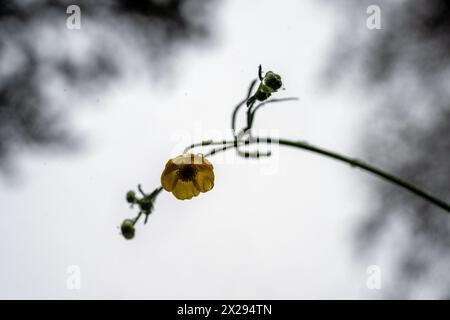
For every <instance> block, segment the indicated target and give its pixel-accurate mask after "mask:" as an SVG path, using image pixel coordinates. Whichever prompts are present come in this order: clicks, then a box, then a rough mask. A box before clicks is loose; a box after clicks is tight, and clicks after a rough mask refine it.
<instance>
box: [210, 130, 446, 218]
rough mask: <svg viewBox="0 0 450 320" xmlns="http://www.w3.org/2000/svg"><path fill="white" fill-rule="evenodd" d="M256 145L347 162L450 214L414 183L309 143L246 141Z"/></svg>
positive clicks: (263, 140)
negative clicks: (282, 148) (300, 151)
mask: <svg viewBox="0 0 450 320" xmlns="http://www.w3.org/2000/svg"><path fill="white" fill-rule="evenodd" d="M228 143H229V144H227V145H225V146H224V147H222V148H217V149H213V150H212V151H210V152H208V153H207V154H205V156H211V155H214V154H217V153H219V152H223V151H226V150H229V149H234V148H236V147H237V144H233V141H228ZM255 143H257V144H259V143H268V144H273V143H278V144H279V145H283V146H288V147H294V148H298V149H303V150H307V151H310V152H314V153H317V154H320V155H322V156H325V157H328V158H331V159H334V160H338V161H341V162H345V163H347V164H349V165H351V166H352V167H356V168H360V169H363V170H365V171H367V172H370V173H372V174H374V175H376V176H378V177H380V178H383V179H385V180H386V181H388V182H391V183H393V184H396V185H397V186H399V187H402V188H404V189H406V190H409V191H410V192H412V193H414V194H415V195H417V196H419V197H421V198H423V199H425V200H427V201H429V202H430V203H432V204H434V205H436V206H438V207H440V208H441V209H444V210H445V211H447V212H449V213H450V205H449V204H448V203H447V202H445V201H444V200H442V199H439V198H438V197H436V196H433V195H432V194H430V193H428V192H426V191H425V190H423V189H421V188H419V187H417V186H415V185H414V184H412V183H409V182H406V181H404V180H402V179H400V178H398V177H396V176H394V175H393V174H391V173H389V172H386V171H384V170H381V169H379V168H377V167H374V166H372V165H369V164H367V163H365V162H362V161H360V160H358V159H353V158H350V157H348V156H345V155H342V154H339V153H336V152H334V151H330V150H326V149H323V148H320V147H316V146H313V145H311V144H309V143H306V142H302V141H292V140H286V139H273V138H270V137H253V138H251V139H250V140H247V141H246V144H255Z"/></svg>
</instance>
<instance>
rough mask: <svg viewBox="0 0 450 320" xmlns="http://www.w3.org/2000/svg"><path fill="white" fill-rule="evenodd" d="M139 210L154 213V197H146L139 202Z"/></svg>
mask: <svg viewBox="0 0 450 320" xmlns="http://www.w3.org/2000/svg"><path fill="white" fill-rule="evenodd" d="M138 204H139V208H141V210H142V211H145V212H148V213H150V212H152V211H153V197H149V196H147V197H144V198H142V199H141V200H139V201H138Z"/></svg>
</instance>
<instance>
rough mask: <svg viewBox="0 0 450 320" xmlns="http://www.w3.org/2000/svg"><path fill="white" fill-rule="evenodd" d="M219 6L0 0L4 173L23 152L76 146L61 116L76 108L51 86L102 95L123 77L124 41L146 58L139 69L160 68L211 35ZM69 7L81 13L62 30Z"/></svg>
mask: <svg viewBox="0 0 450 320" xmlns="http://www.w3.org/2000/svg"><path fill="white" fill-rule="evenodd" d="M216 2H217V1H216V0H214V1H202V0H153V1H150V0H99V1H88V0H79V1H64V0H1V1H0V170H1V171H3V172H6V171H8V170H9V169H10V166H9V165H10V164H11V163H12V161H11V160H13V159H14V157H15V156H17V155H18V154H19V152H18V151H20V150H41V149H43V150H45V149H48V148H50V147H58V148H60V147H65V149H72V148H73V147H75V146H77V145H78V143H77V141H78V139H74V137H76V134H75V135H74V134H73V133H72V132H70V131H71V130H70V127H69V125H68V123H67V122H66V121H65V117H64V116H65V113H64V111H63V110H64V108H65V107H70V108H72V107H73V104H70V105H69V103H68V102H65V101H57V100H55V99H53V98H52V96H51V95H49V93H48V91H49V90H48V89H49V87H51V85H52V83H53V82H52V80H54V79H55V78H56V79H58V80H59V83H61V82H62V83H65V84H66V85H67V86H69V87H70V90H71V93H74V92H76V93H77V94H79V95H83V94H84V93H85V92H88V91H86V89H92V90H96V91H98V90H101V89H102V88H104V86H105V84H106V83H107V81H108V80H111V79H114V77H117V76H118V75H119V74H120V67H121V61H120V59H121V58H119V57H117V52H116V50H115V49H116V47H115V46H117V44H119V46H121V45H122V46H124V47H125V46H127V44H126V43H125V42H122V43H121V37H126V38H127V39H129V38H135V40H136V41H135V42H136V43H138V44H139V46H140V50H141V53H142V54H148V56H149V58H148V59H147V61H149V65H148V66H142V69H143V70H146V69H149V70H151V69H154V70H157V68H158V63H159V62H160V61H161V60H162V59H165V58H166V57H167V56H168V55H170V54H171V53H172V52H174V50H175V49H176V48H177V45H178V44H180V43H184V42H192V41H197V40H199V41H202V40H204V39H206V38H207V37H208V35H209V32H208V31H209V22H210V20H211V16H212V12H213V11H212V10H213V9H214V5H215V3H216ZM69 5H78V6H79V7H80V8H81V23H82V24H81V26H82V28H81V29H80V30H73V31H67V30H68V29H67V28H66V19H67V17H68V16H69V14H67V13H66V9H67V7H68V6H69ZM96 26H101V27H103V28H102V29H100V28H97V29H96V28H95V27H96ZM98 30H102V32H104V34H102V33H101V32H100V33H99V32H98ZM105 30H106V31H105ZM52 31H53V33H52ZM95 31H97V33H95ZM64 32H66V34H65V35H66V36H64ZM67 32H72V33H71V35H73V36H74V37H76V36H77V33H78V34H82V35H83V37H85V38H86V39H87V42H88V44H89V46H88V47H89V50H88V51H80V52H76V50H73V46H72V47H71V46H70V43H69V42H70V41H71V38H70V37H67ZM78 38H79V37H78ZM76 39H77V38H76ZM113 40H114V43H112V41H113ZM109 42H110V43H109ZM155 73H156V71H155ZM158 77H161V76H160V75H158ZM77 90H78V91H77ZM65 104H66V105H65Z"/></svg>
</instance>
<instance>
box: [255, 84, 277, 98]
mask: <svg viewBox="0 0 450 320" xmlns="http://www.w3.org/2000/svg"><path fill="white" fill-rule="evenodd" d="M272 92H273V90H272V89H271V88H270V87H269V86H267V85H265V84H261V85H260V86H259V88H258V91H256V93H255V98H256V100H258V101H264V100H266V99H268V98H269V97H270V96H271V95H272Z"/></svg>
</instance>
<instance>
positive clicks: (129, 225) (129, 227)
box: [120, 219, 135, 240]
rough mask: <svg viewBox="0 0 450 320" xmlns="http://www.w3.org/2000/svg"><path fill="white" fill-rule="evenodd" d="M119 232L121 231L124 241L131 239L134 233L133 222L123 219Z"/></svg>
mask: <svg viewBox="0 0 450 320" xmlns="http://www.w3.org/2000/svg"><path fill="white" fill-rule="evenodd" d="M120 230H121V231H122V235H123V237H124V238H125V239H127V240H131V239H133V238H134V233H135V229H134V221H133V220H131V219H125V220H124V221H123V222H122V225H121V226H120Z"/></svg>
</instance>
